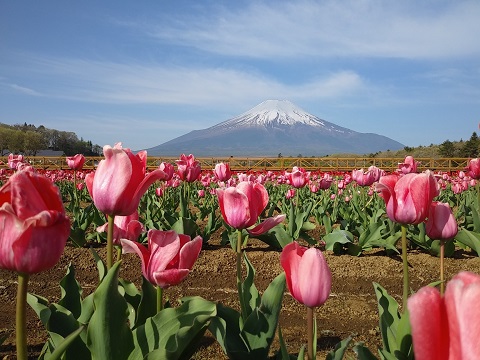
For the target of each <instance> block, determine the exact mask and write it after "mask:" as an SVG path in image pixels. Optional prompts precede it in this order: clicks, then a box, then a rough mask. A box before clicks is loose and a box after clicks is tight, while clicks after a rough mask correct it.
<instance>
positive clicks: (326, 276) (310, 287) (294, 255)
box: [280, 241, 332, 308]
mask: <svg viewBox="0 0 480 360" xmlns="http://www.w3.org/2000/svg"><path fill="white" fill-rule="evenodd" d="M280 264H281V265H282V267H283V270H284V271H285V275H286V279H287V286H288V290H289V291H290V293H291V294H292V296H293V298H294V299H295V300H297V301H298V302H299V303H301V304H304V305H306V306H308V307H310V308H313V307H317V306H321V305H323V304H324V303H325V301H327V298H328V296H329V295H330V289H331V287H332V274H331V272H330V268H329V267H328V264H327V261H326V260H325V257H324V256H323V253H322V252H321V251H320V250H318V249H315V248H306V247H303V246H300V245H299V244H298V243H297V242H295V241H294V242H291V243H290V244H288V245H287V246H285V247H284V248H283V251H282V254H281V255H280Z"/></svg>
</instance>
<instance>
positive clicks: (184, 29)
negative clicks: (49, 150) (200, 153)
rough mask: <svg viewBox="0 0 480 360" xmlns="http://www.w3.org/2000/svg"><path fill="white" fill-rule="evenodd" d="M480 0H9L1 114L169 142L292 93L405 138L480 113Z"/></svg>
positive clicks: (470, 125) (344, 119)
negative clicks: (265, 101) (269, 100)
mask: <svg viewBox="0 0 480 360" xmlns="http://www.w3.org/2000/svg"><path fill="white" fill-rule="evenodd" d="M478 19H480V2H479V1H477V0H472V1H468V0H465V1H462V0H458V1H453V0H452V1H442V0H424V1H417V0H405V1H396V0H383V1H382V0H345V1H333V0H326V1H321V0H319V1H305V0H298V1H275V0H271V1H253V0H251V1H243V0H238V1H226V0H225V1H207V0H206V1H181V0H180V1H178V0H177V1H166V0H165V1H157V0H144V1H93V0H88V1H64V0H50V1H24V0H16V1H0V34H1V37H0V122H2V123H7V124H16V123H24V122H27V123H28V124H34V125H36V126H39V125H44V126H46V127H49V128H55V129H59V130H64V131H74V132H75V133H76V134H77V135H78V137H79V138H80V137H81V138H84V139H85V140H91V141H93V142H94V143H96V144H99V145H100V146H103V145H105V144H110V145H113V144H114V143H116V142H119V141H121V142H122V143H123V145H124V147H129V148H131V149H133V150H138V149H142V148H149V147H153V146H155V145H158V144H161V143H164V142H166V141H168V140H171V139H173V138H175V137H177V136H180V135H183V134H185V133H187V132H189V131H191V130H195V129H203V128H206V127H209V126H212V125H215V124H217V123H219V122H221V121H224V120H227V119H230V118H232V117H234V116H236V115H239V114H240V113H243V112H245V111H247V110H249V109H250V108H252V107H254V106H255V105H257V104H258V103H260V102H262V101H264V100H267V99H287V100H290V101H292V102H293V103H295V104H297V105H298V106H300V107H301V108H303V109H304V110H306V111H308V112H309V113H312V114H314V115H317V116H318V117H320V118H322V119H324V120H327V121H330V122H333V123H335V124H337V125H340V126H344V127H347V128H349V129H352V130H355V131H360V132H374V133H378V134H381V135H385V136H388V137H391V138H393V139H395V140H397V141H400V142H401V143H403V144H405V145H408V146H418V145H429V144H431V143H434V144H438V143H441V142H443V141H444V140H446V139H449V140H460V139H464V140H466V139H468V138H470V136H471V134H472V132H473V131H478V123H479V121H480V41H479V40H478V34H480V21H478Z"/></svg>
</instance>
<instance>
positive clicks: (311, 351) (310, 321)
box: [307, 306, 317, 360]
mask: <svg viewBox="0 0 480 360" xmlns="http://www.w3.org/2000/svg"><path fill="white" fill-rule="evenodd" d="M314 316H315V315H314V308H311V307H309V306H307V346H308V350H307V359H308V360H313V359H315V357H316V353H317V351H316V350H317V349H315V346H314V344H315V341H314V339H313V336H314V334H315V331H314V328H313V327H314Z"/></svg>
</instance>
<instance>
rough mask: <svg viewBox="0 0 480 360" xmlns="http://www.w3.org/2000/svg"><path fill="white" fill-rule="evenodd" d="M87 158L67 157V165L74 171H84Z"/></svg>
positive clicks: (80, 155)
mask: <svg viewBox="0 0 480 360" xmlns="http://www.w3.org/2000/svg"><path fill="white" fill-rule="evenodd" d="M85 160H86V159H85V156H83V154H77V155H74V156H67V165H68V167H69V168H70V169H72V170H82V169H83V165H84V164H85Z"/></svg>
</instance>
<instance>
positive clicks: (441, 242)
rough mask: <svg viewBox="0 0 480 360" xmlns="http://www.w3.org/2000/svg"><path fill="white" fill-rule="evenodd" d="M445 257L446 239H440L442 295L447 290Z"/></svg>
mask: <svg viewBox="0 0 480 360" xmlns="http://www.w3.org/2000/svg"><path fill="white" fill-rule="evenodd" d="M444 258H445V240H440V295H442V296H443V293H444V291H445V273H444V266H445V263H444Z"/></svg>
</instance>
